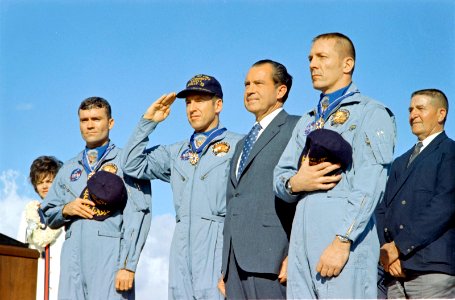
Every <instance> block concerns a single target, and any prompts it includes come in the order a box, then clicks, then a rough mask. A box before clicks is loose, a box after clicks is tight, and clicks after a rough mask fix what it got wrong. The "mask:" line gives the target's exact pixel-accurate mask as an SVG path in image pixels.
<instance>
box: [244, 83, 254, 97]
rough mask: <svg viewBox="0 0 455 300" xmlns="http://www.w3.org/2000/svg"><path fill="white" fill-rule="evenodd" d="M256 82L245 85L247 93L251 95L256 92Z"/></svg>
mask: <svg viewBox="0 0 455 300" xmlns="http://www.w3.org/2000/svg"><path fill="white" fill-rule="evenodd" d="M254 91H255V89H254V84H248V85H246V86H245V95H247V96H249V95H251V94H254Z"/></svg>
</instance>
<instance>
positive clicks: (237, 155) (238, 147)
mask: <svg viewBox="0 0 455 300" xmlns="http://www.w3.org/2000/svg"><path fill="white" fill-rule="evenodd" d="M245 138H246V137H243V138H242V139H241V140H240V141H239V142H238V143H237V145H236V146H235V152H234V155H233V156H232V160H231V169H230V171H229V174H230V177H231V181H232V184H233V185H234V187H237V183H238V181H237V174H236V169H237V163H238V161H239V158H240V154H241V153H242V149H243V144H244V143H245Z"/></svg>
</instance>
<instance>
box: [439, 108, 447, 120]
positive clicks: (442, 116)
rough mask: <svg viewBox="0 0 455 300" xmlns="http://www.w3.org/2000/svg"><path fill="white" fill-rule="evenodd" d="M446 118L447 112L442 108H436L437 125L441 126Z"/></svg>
mask: <svg viewBox="0 0 455 300" xmlns="http://www.w3.org/2000/svg"><path fill="white" fill-rule="evenodd" d="M446 116H447V110H446V109H445V108H443V107H441V108H438V123H439V124H443V122H444V120H445V118H446Z"/></svg>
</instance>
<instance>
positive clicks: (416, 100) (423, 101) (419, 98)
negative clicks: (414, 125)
mask: <svg viewBox="0 0 455 300" xmlns="http://www.w3.org/2000/svg"><path fill="white" fill-rule="evenodd" d="M431 100H432V99H431V98H430V97H428V96H426V95H415V96H414V97H412V98H411V106H417V105H421V106H422V105H427V104H431V102H432V101H431Z"/></svg>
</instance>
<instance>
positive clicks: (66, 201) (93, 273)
mask: <svg viewBox="0 0 455 300" xmlns="http://www.w3.org/2000/svg"><path fill="white" fill-rule="evenodd" d="M79 126H80V130H81V135H82V138H83V139H84V140H85V142H86V147H85V150H84V151H82V152H81V153H79V154H78V155H77V156H76V157H74V158H72V159H70V160H69V161H67V162H66V163H65V164H64V165H63V167H62V168H61V169H60V171H59V172H58V174H57V176H56V177H55V180H54V183H53V185H52V187H51V189H50V191H49V193H48V195H47V196H46V198H45V199H44V202H43V204H42V207H43V211H44V213H45V216H46V218H47V220H48V224H49V226H50V227H51V228H59V227H62V226H64V227H65V230H66V235H65V238H66V240H65V242H64V243H63V247H62V252H61V263H60V283H59V293H58V294H59V295H58V298H59V299H68V300H70V299H71V300H82V299H94V300H95V299H134V284H133V282H134V273H135V271H136V266H137V264H138V261H139V256H140V253H141V251H142V248H143V246H144V244H145V240H146V238H147V235H148V232H149V229H150V218H151V214H150V201H151V198H150V195H151V190H150V182H148V181H143V180H138V179H133V178H131V177H129V176H127V175H125V174H124V173H123V171H122V165H121V155H120V154H121V150H120V149H119V148H117V147H116V146H115V145H114V144H113V143H112V142H111V141H110V139H109V131H110V130H111V129H112V127H113V126H114V119H112V117H111V106H110V104H109V103H108V102H107V101H106V100H105V99H103V98H100V97H90V98H87V99H85V100H84V101H83V102H82V103H81V105H80V106H79ZM98 171H106V172H110V173H113V174H116V175H118V176H119V179H120V178H121V179H120V181H123V182H124V185H125V188H126V193H127V197H126V203H125V204H124V205H123V204H122V205H120V206H115V205H114V206H112V207H110V206H105V205H100V204H103V203H104V202H103V201H105V200H107V199H104V200H103V199H101V200H100V199H95V198H94V197H93V195H92V196H90V193H89V191H88V189H87V183H88V181H90V178H92V177H97V174H98ZM100 173H102V172H100ZM122 179H123V180H122ZM117 182H119V181H117ZM122 189H123V188H122ZM110 191H113V189H110ZM98 192H99V189H98V190H97V192H96V193H95V194H98V195H100V194H99V193H98ZM101 194H102V195H104V194H103V193H101ZM124 200H125V199H124Z"/></svg>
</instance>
